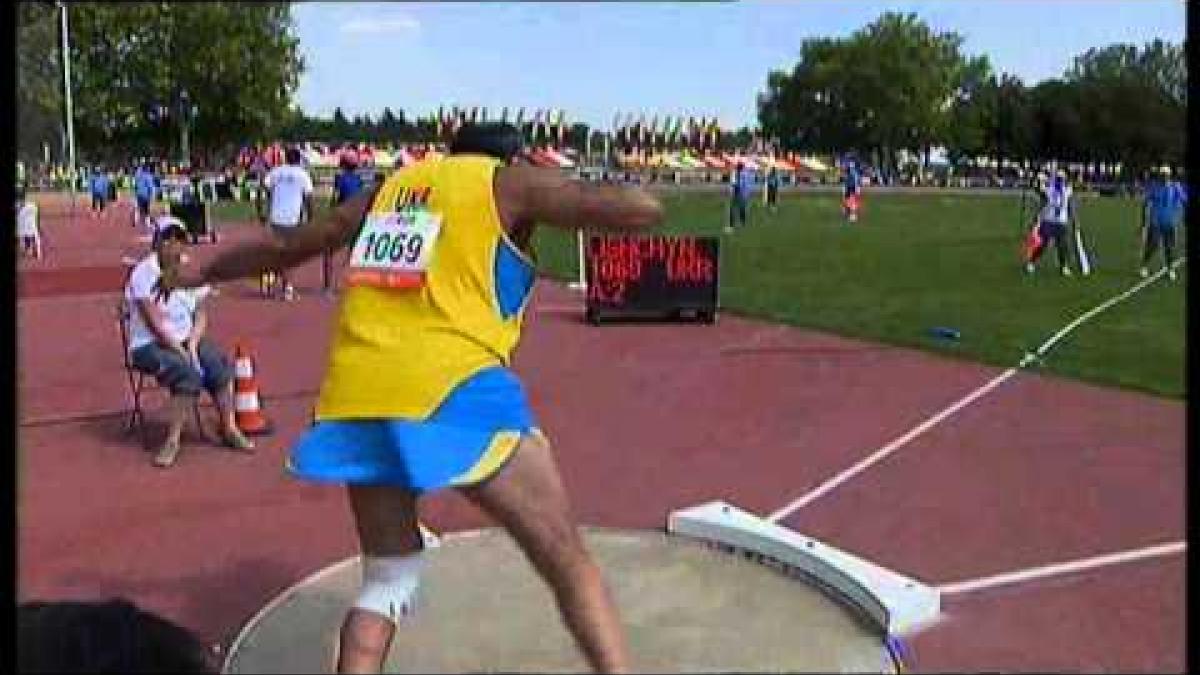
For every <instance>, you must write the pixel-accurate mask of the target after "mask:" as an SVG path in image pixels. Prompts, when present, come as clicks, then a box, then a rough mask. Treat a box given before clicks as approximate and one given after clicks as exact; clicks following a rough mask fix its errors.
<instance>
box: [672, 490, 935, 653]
mask: <svg viewBox="0 0 1200 675" xmlns="http://www.w3.org/2000/svg"><path fill="white" fill-rule="evenodd" d="M667 531H668V532H670V533H672V534H679V535H684V536H687V537H693V538H696V539H703V540H707V541H711V542H716V543H719V544H724V545H726V546H730V547H733V548H738V549H744V550H747V551H752V552H754V553H757V554H759V555H762V556H766V557H769V558H774V559H775V560H778V561H780V562H781V563H783V564H785V565H790V566H792V567H795V568H797V569H799V570H800V571H801V572H802V573H804V574H806V575H808V576H810V577H812V578H813V579H815V580H816V581H818V582H820V583H821V584H822V585H824V586H826V587H827V588H828V589H830V590H832V591H833V592H835V593H837V594H838V595H839V596H840V597H841V598H842V599H844V600H845V601H847V602H849V603H850V604H851V605H853V606H854V607H856V608H858V609H859V610H860V611H861V612H862V613H863V614H864V615H866V616H867V617H869V618H870V619H871V620H872V621H874V622H875V624H876V625H877V626H879V628H880V629H881V630H883V631H885V632H886V633H888V634H889V635H904V634H906V633H910V632H912V631H914V630H916V629H918V628H920V627H922V626H924V625H925V624H928V623H930V622H931V621H933V620H934V619H936V618H937V616H938V612H939V611H940V610H941V597H940V594H939V593H938V591H937V589H935V588H932V587H930V586H929V585H927V584H924V583H921V582H919V581H917V580H916V579H912V578H909V577H905V576H903V575H900V574H896V573H895V572H892V571H891V570H888V569H884V568H882V567H880V566H878V565H875V564H873V563H870V562H867V561H866V560H863V559H861V558H858V557H856V556H854V555H851V554H849V553H846V552H845V551H839V550H838V549H836V548H833V547H832V546H828V545H826V544H824V543H822V542H820V541H817V540H816V539H812V538H810V537H805V536H803V535H801V534H799V533H797V532H793V531H792V530H789V529H787V528H786V527H783V526H781V525H776V524H775V523H771V522H768V521H766V520H763V519H762V518H759V517H758V516H756V515H754V514H752V513H748V512H746V511H743V510H741V509H739V508H737V507H736V506H731V505H729V504H726V503H724V502H709V503H707V504H701V505H699V506H693V507H691V508H687V509H680V510H678V511H674V512H672V513H671V515H670V516H669V517H668V519H667Z"/></svg>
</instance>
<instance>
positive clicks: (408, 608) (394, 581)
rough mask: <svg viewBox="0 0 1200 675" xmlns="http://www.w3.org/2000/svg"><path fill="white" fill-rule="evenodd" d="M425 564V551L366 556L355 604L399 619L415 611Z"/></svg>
mask: <svg viewBox="0 0 1200 675" xmlns="http://www.w3.org/2000/svg"><path fill="white" fill-rule="evenodd" d="M424 567H425V560H424V556H423V554H422V553H420V552H418V553H412V554H409V555H402V556H379V557H375V556H367V555H364V556H363V557H362V591H361V592H360V593H359V595H358V599H357V600H355V602H354V606H355V607H358V608H360V609H365V610H369V611H371V612H374V613H376V614H379V615H380V616H383V617H386V618H388V619H391V620H392V621H393V622H398V621H399V620H400V619H401V618H403V617H407V616H411V615H412V613H413V611H414V610H415V606H414V605H415V600H416V595H417V587H418V586H420V584H421V570H422V569H424Z"/></svg>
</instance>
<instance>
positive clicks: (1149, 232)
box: [1138, 166, 1187, 281]
mask: <svg viewBox="0 0 1200 675" xmlns="http://www.w3.org/2000/svg"><path fill="white" fill-rule="evenodd" d="M1185 204H1187V192H1186V191H1184V188H1183V185H1181V184H1180V183H1179V181H1176V180H1172V179H1171V169H1169V168H1168V167H1165V166H1164V167H1162V168H1161V169H1159V170H1158V176H1157V177H1156V178H1155V179H1154V180H1153V181H1152V182H1151V183H1150V185H1149V186H1147V187H1146V198H1145V201H1144V203H1143V208H1142V231H1143V241H1142V268H1141V269H1140V270H1138V271H1139V273H1140V274H1141V275H1142V276H1143V277H1145V276H1149V274H1150V270H1149V265H1150V258H1151V256H1153V255H1154V252H1155V251H1156V250H1157V249H1158V243H1159V241H1162V247H1163V266H1164V267H1166V268H1167V277H1168V278H1170V279H1171V281H1174V280H1175V268H1174V267H1172V263H1174V261H1175V229H1176V228H1177V227H1178V226H1179V223H1180V221H1182V220H1183V209H1184V205H1185Z"/></svg>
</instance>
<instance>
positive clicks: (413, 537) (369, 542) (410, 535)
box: [337, 485, 422, 673]
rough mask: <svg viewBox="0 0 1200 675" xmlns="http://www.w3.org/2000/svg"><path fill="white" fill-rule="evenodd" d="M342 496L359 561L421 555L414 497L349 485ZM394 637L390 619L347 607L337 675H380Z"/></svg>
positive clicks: (387, 489)
mask: <svg viewBox="0 0 1200 675" xmlns="http://www.w3.org/2000/svg"><path fill="white" fill-rule="evenodd" d="M346 491H347V493H348V494H349V497H350V508H351V509H353V511H354V521H355V525H356V526H357V527H358V540H359V545H360V548H361V549H362V554H363V555H369V556H402V555H409V554H412V553H416V552H417V551H420V550H421V548H422V543H421V531H420V528H419V526H418V525H417V498H416V495H414V494H412V493H411V492H408V491H406V490H403V489H400V488H395V487H387V486H355V485H348V486H346ZM395 634H396V625H395V624H394V623H392V620H391V619H390V618H388V617H385V616H383V615H381V614H376V613H375V612H372V611H369V610H365V609H360V608H358V607H352V608H351V609H350V611H348V612H347V613H346V618H345V620H344V621H343V622H342V630H341V633H340V635H339V640H338V655H337V672H339V673H378V672H380V671H381V670H382V669H383V661H384V659H386V658H387V654H388V650H389V649H390V648H391V646H392V637H393V636H395Z"/></svg>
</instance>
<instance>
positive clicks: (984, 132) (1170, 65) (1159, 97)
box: [757, 12, 1187, 169]
mask: <svg viewBox="0 0 1200 675" xmlns="http://www.w3.org/2000/svg"><path fill="white" fill-rule="evenodd" d="M962 44H963V40H962V38H961V36H959V35H957V34H956V33H953V32H946V33H937V32H935V31H933V30H932V29H930V28H929V27H928V26H927V25H925V24H924V23H923V22H922V21H920V20H919V19H918V18H917V17H916V15H914V14H897V13H891V12H889V13H886V14H884V15H882V16H881V17H879V18H878V19H877V20H876V21H874V22H872V23H871V24H869V25H868V26H865V27H864V28H862V29H860V30H858V31H856V32H854V33H853V34H852V35H850V36H848V37H846V38H813V39H807V40H805V41H803V42H802V43H801V44H800V53H799V58H798V60H797V61H796V63H795V64H794V65H793V66H792V67H791V69H790V70H783V69H781V70H773V71H771V72H770V73H768V75H767V78H766V87H765V90H764V91H762V92H761V93H760V94H759V95H758V99H757V103H758V118H759V124H760V125H761V128H762V132H763V133H764V134H765V135H766V136H768V137H770V138H774V139H777V141H778V143H779V145H781V146H783V147H784V148H786V149H791V150H806V151H826V152H829V151H839V152H844V151H859V152H862V153H867V154H873V155H875V156H876V157H877V158H878V159H879V161H881V162H883V163H885V164H886V163H889V162H890V160H891V158H892V157H893V153H894V152H895V151H897V150H908V151H911V152H915V153H919V152H921V151H928V149H929V148H930V147H933V146H942V147H945V148H946V149H947V150H948V151H949V154H950V156H951V157H952V158H962V157H980V156H988V157H992V158H998V159H1010V160H1015V161H1023V160H1048V159H1058V160H1064V161H1079V162H1109V163H1115V162H1123V163H1126V164H1128V165H1129V166H1130V168H1132V169H1140V168H1145V167H1147V166H1149V165H1150V164H1152V163H1157V162H1170V163H1175V164H1179V163H1182V160H1183V151H1184V145H1185V132H1186V126H1185V124H1186V111H1187V65H1186V60H1185V57H1184V48H1183V46H1180V45H1172V44H1169V43H1167V42H1165V41H1162V40H1155V41H1153V42H1150V43H1148V44H1146V45H1144V46H1143V47H1138V46H1136V45H1131V44H1115V45H1109V46H1106V47H1098V48H1093V49H1089V50H1088V51H1087V52H1085V53H1083V54H1081V55H1079V56H1078V57H1076V58H1075V59H1074V61H1073V62H1072V63H1071V64H1070V65H1069V67H1068V68H1067V69H1066V70H1065V71H1064V73H1063V76H1062V77H1060V78H1054V79H1050V80H1046V81H1044V82H1040V83H1037V84H1036V85H1034V86H1027V85H1026V84H1025V83H1023V82H1022V81H1021V80H1020V79H1018V78H1016V77H1014V76H1012V75H1010V74H1006V73H1000V74H998V73H995V72H993V70H992V67H991V64H990V63H989V62H988V60H987V58H986V57H982V56H970V55H967V54H964V53H963V51H962Z"/></svg>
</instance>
